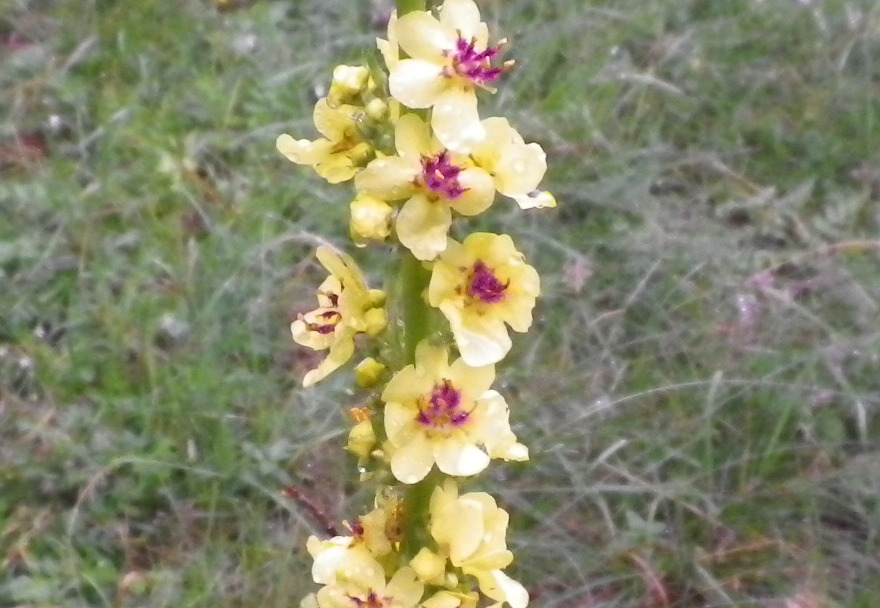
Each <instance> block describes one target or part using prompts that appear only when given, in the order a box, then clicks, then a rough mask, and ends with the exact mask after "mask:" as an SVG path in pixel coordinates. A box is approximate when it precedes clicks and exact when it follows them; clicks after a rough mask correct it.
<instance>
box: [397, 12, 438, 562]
mask: <svg viewBox="0 0 880 608" xmlns="http://www.w3.org/2000/svg"><path fill="white" fill-rule="evenodd" d="M423 10H426V0H397V16H398V17H401V16H403V15H405V14H407V13H411V12H413V11H423ZM398 253H399V254H400V256H401V263H400V270H399V274H398V277H399V283H398V290H397V296H398V297H399V298H400V302H399V306H400V308H399V310H400V318H399V319H398V321H399V323H400V326H399V328H398V332H399V333H398V336H399V337H400V340H401V344H402V346H403V354H404V358H405V360H406V362H407V363H414V362H415V356H416V345H417V344H418V343H419V342H421V341H422V340H424V339H425V338H426V337H427V336H428V332H429V330H430V323H429V315H428V309H427V304H426V302H425V298H424V295H423V294H424V292H425V289H426V288H427V286H428V281H429V279H430V273H429V272H428V271H427V270H425V268H424V267H423V266H422V263H421V262H420V261H419V260H417V259H416V258H415V257H414V256H413V255H412V254H411V253H410V252H409V251H408V250H407V249H406V248H404V247H402V246H401V247H398ZM436 485H437V480H436V479H435V475H434V474H433V473H432V474H428V476H427V477H425V479H423V480H422V481H420V482H419V483H417V484H414V485H411V486H408V487H407V488H406V492H405V494H404V498H403V513H404V515H403V519H404V521H403V531H404V535H403V547H402V549H403V554H404V555H406V556H407V557H408V558H412V557H414V556H415V555H416V554H417V553H418V552H419V550H420V549H421V548H422V547H426V546H428V544H429V543H430V540H431V535H430V531H429V530H428V516H429V506H430V501H431V494H432V492H433V491H434V487H435V486H436Z"/></svg>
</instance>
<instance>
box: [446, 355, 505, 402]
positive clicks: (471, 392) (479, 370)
mask: <svg viewBox="0 0 880 608" xmlns="http://www.w3.org/2000/svg"><path fill="white" fill-rule="evenodd" d="M448 375H449V379H450V380H452V382H453V384H455V386H457V387H461V390H462V393H464V395H467V396H469V397H470V398H471V399H477V398H479V397H480V396H482V395H483V394H484V393H485V392H486V391H488V390H489V389H490V388H491V386H492V383H493V382H494V381H495V366H494V365H483V366H481V367H472V366H470V365H468V364H467V363H465V362H464V361H463V360H461V359H456V360H455V361H453V362H452V365H450V366H449V374H448Z"/></svg>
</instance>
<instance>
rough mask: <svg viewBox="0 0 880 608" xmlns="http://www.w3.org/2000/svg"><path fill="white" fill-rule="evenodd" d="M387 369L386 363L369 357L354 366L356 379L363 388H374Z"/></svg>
mask: <svg viewBox="0 0 880 608" xmlns="http://www.w3.org/2000/svg"><path fill="white" fill-rule="evenodd" d="M385 369H386V368H385V366H384V365H382V364H381V363H379V362H378V361H376V360H375V359H373V358H372V357H367V358H366V359H364V360H363V361H361V362H360V363H358V365H357V367H355V368H354V381H355V382H356V383H357V385H358V386H359V387H361V388H372V387H374V386H376V385H377V384H378V383H379V379H380V378H381V377H382V373H383V372H384V371H385Z"/></svg>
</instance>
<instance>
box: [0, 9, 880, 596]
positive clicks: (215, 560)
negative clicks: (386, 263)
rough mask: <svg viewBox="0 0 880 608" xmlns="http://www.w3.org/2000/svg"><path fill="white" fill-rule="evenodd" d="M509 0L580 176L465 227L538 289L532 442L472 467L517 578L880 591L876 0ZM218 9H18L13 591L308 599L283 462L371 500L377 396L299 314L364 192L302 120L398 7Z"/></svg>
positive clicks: (525, 96)
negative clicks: (337, 173) (313, 149)
mask: <svg viewBox="0 0 880 608" xmlns="http://www.w3.org/2000/svg"><path fill="white" fill-rule="evenodd" d="M172 5H173V6H172ZM482 6H483V10H484V14H485V16H486V17H487V19H488V20H489V21H490V23H491V25H492V27H495V28H497V30H500V31H502V32H503V33H504V34H505V35H506V36H508V37H509V38H510V39H511V40H512V47H511V54H512V55H513V56H515V57H516V58H517V61H518V66H519V67H518V69H517V70H515V71H514V72H513V73H512V74H511V75H510V77H509V79H508V81H507V82H506V83H505V85H504V86H503V87H502V90H501V91H500V92H499V94H498V95H496V96H495V97H493V98H491V99H487V100H486V103H487V109H486V110H484V113H486V114H488V112H489V111H490V110H489V108H491V111H494V112H499V113H500V112H503V113H504V114H505V115H508V116H510V117H511V119H512V121H513V122H514V123H515V124H516V125H517V126H518V127H519V128H520V130H521V131H522V132H523V134H524V135H525V136H526V139H531V140H536V141H539V142H540V143H541V144H542V145H543V146H544V147H545V149H546V150H547V151H548V154H549V157H550V161H551V169H550V172H549V175H548V187H550V188H552V190H553V191H554V192H556V193H557V195H558V198H559V199H560V201H561V205H560V207H559V209H558V210H557V211H556V212H548V213H538V214H535V213H533V214H523V213H521V212H519V211H517V210H515V209H513V208H512V207H511V206H510V205H506V204H503V203H499V204H498V205H496V206H495V208H494V209H493V212H492V214H490V215H489V216H488V217H485V218H480V219H479V220H477V221H476V222H474V223H473V224H471V226H480V227H484V228H490V229H492V230H496V231H499V230H504V231H508V232H510V233H511V234H513V235H514V237H515V238H517V241H518V243H520V244H521V247H523V248H524V249H525V250H526V251H527V253H528V256H529V258H530V259H531V260H534V263H535V264H536V265H537V266H538V269H539V271H540V272H541V275H542V277H543V284H544V292H545V294H544V297H543V299H542V302H541V303H540V309H539V312H538V315H537V318H536V326H535V329H534V330H533V332H532V333H531V334H529V336H528V337H522V336H521V337H520V339H518V340H517V341H516V344H515V347H514V352H513V358H512V360H511V361H510V362H509V363H507V364H506V365H505V366H504V368H503V370H502V371H501V378H502V386H501V390H502V391H503V392H504V393H505V395H507V397H508V400H509V401H510V402H511V403H512V407H513V415H512V417H513V420H514V422H515V426H516V431H517V433H518V435H520V437H521V438H523V439H524V440H525V441H526V443H527V444H528V445H529V446H530V449H531V452H532V454H533V460H532V461H531V462H530V463H529V464H526V465H520V464H514V465H505V466H499V467H496V468H494V469H492V473H491V475H490V478H489V479H488V480H485V479H484V480H483V481H481V482H480V483H481V484H482V486H481V487H485V488H486V489H488V490H490V491H492V492H493V493H495V494H496V495H498V496H499V497H500V501H501V502H502V503H503V504H504V505H505V506H506V507H507V508H508V509H509V510H510V511H511V514H512V527H511V532H510V544H511V546H512V548H513V549H514V551H515V553H516V554H517V562H516V563H515V565H514V567H513V568H512V571H511V573H512V574H513V575H514V576H515V577H517V578H519V579H521V580H523V581H524V582H525V584H526V585H527V586H528V587H529V589H530V591H531V594H532V596H533V602H534V605H536V606H546V607H560V608H562V607H564V608H569V607H570V608H576V607H577V608H586V607H598V606H607V607H618V606H620V607H623V606H629V607H653V606H677V607H690V606H693V607H705V606H766V607H774V606H785V607H786V608H804V607H814V606H853V607H865V608H868V607H873V606H874V605H875V603H876V602H875V598H876V597H878V596H880V582H878V581H880V561H878V557H877V556H878V555H880V499H878V496H880V451H878V449H877V445H878V438H880V422H878V421H880V415H878V408H880V385H878V376H877V373H876V370H877V362H878V357H880V349H878V344H880V333H878V330H877V319H878V306H880V284H878V282H877V281H876V276H877V273H878V270H880V258H878V253H877V252H878V248H880V244H878V242H877V241H876V235H877V231H878V225H880V215H878V214H877V206H878V202H880V161H878V156H877V145H876V144H877V142H878V141H880V125H878V121H880V62H878V61H877V60H876V57H877V56H878V52H877V51H878V50H880V48H878V47H880V42H878V39H877V37H876V34H875V30H876V25H877V23H878V19H880V12H878V8H877V7H876V6H873V4H872V3H869V2H860V1H858V0H826V1H825V2H795V1H794V0H792V1H782V0H780V1H777V2H766V1H765V2H760V1H757V0H752V1H746V0H731V1H729V2H724V3H706V2H699V1H696V0H694V1H682V2H675V3H672V2H664V1H661V0H619V1H617V2H598V1H584V2H568V1H562V0H554V1H551V2H543V3H532V2H525V1H524V0H506V1H504V2H501V1H499V0H485V1H484V2H483V3H482ZM221 7H222V8H224V10H219V9H218V6H216V5H212V4H210V3H208V2H199V1H196V0H186V1H181V2H176V3H167V2H160V1H158V0H146V1H143V2H138V3H123V2H111V1H107V2H95V1H92V2H82V3H68V2H60V1H56V0H44V1H38V0H15V1H14V2H10V3H7V4H6V5H4V8H2V9H0V41H2V46H0V98H2V99H3V100H4V103H2V104H0V178H2V179H0V605H4V606H7V605H8V606H40V607H49V606H51V607H59V608H60V607H65V608H66V607H74V606H75V607H80V606H100V607H103V606H113V607H116V606H119V607H138V606H144V607H146V606H150V607H158V606H193V607H196V606H210V607H212V608H222V607H230V608H231V607H236V606H245V605H247V606H262V607H265V608H270V607H276V606H277V607H279V608H280V607H282V606H291V605H296V604H297V603H298V601H299V598H300V597H301V596H302V595H303V594H305V593H306V592H308V591H310V590H312V589H313V587H314V585H313V584H312V583H311V580H310V574H309V571H308V567H309V566H308V564H309V560H308V559H307V556H304V555H303V553H304V551H303V547H304V541H305V538H306V537H307V536H308V535H309V534H311V533H314V532H317V531H318V529H317V522H315V521H314V520H313V518H312V517H311V516H310V514H309V512H308V511H307V510H303V509H302V508H301V507H299V506H298V505H297V504H296V503H294V502H291V501H290V500H288V499H286V498H284V496H283V495H282V493H281V491H280V490H281V488H282V487H283V486H285V485H293V486H296V487H297V488H298V489H299V490H300V491H301V492H303V493H304V494H305V495H306V496H307V497H308V498H309V500H310V501H311V502H313V503H314V504H316V505H319V506H320V508H321V509H323V510H325V511H326V515H327V517H328V518H329V519H330V520H332V521H335V522H339V521H341V520H342V519H345V518H352V517H353V516H354V515H356V514H357V513H358V510H359V509H360V508H361V506H362V505H363V504H365V501H366V494H365V493H364V492H361V491H358V490H357V488H356V485H355V478H356V472H355V471H354V466H353V463H352V462H351V461H350V459H348V458H347V457H346V456H345V455H344V454H343V453H342V451H341V450H340V446H341V445H342V442H343V440H344V433H345V429H346V425H347V422H346V419H345V415H344V413H343V412H344V410H345V409H346V408H347V407H348V406H349V404H350V403H351V397H350V396H349V395H347V394H346V392H345V390H344V388H343V387H344V383H343V381H341V380H339V379H336V380H332V381H329V382H328V383H327V384H326V385H322V386H321V387H320V388H319V389H316V390H309V391H303V390H301V389H300V388H299V387H298V379H299V378H301V376H302V374H303V373H304V371H305V370H307V369H309V368H310V366H311V365H313V364H314V360H313V358H312V357H311V355H309V354H308V353H305V352H303V351H302V350H299V349H296V348H294V347H293V345H292V344H291V341H290V339H289V335H288V333H287V329H286V328H287V325H288V324H289V322H290V319H291V318H292V317H293V316H294V315H295V313H296V312H297V311H299V310H302V309H304V308H305V307H307V306H308V305H309V304H310V303H311V298H312V297H313V296H312V290H313V289H314V286H315V285H316V284H317V282H318V281H319V279H320V274H321V273H320V272H319V270H318V269H317V268H316V267H315V264H314V262H313V261H312V259H311V256H312V253H311V252H312V249H313V247H314V244H315V242H316V240H317V239H318V238H326V239H329V240H331V241H334V242H337V243H339V244H343V243H344V242H345V241H344V239H345V232H346V229H345V226H346V214H347V208H346V207H347V206H346V205H345V203H346V197H347V196H348V194H347V191H346V190H345V189H344V188H331V187H329V186H327V185H326V184H323V183H322V182H321V181H320V180H319V179H317V178H316V177H315V176H313V175H310V174H309V173H308V172H307V171H305V170H299V169H297V168H296V167H293V166H292V165H290V164H289V163H287V162H286V161H285V160H284V159H281V158H280V157H279V155H278V154H276V152H275V151H274V147H273V141H274V138H275V137H276V136H277V134H278V133H280V132H284V131H287V132H291V133H302V134H306V133H311V132H312V131H311V129H312V127H311V126H310V113H311V105H312V103H313V100H314V96H315V95H316V94H317V93H318V92H319V91H320V87H322V86H326V83H327V79H328V75H329V70H330V69H331V68H332V66H333V65H335V64H336V63H340V62H342V61H357V60H358V59H359V57H360V56H361V53H362V52H363V49H365V48H367V47H368V46H369V45H370V44H371V41H372V39H373V37H374V36H375V35H376V34H377V31H376V30H375V29H374V22H375V20H376V14H375V12H374V11H373V8H372V7H371V5H370V4H369V3H355V2H343V1H335V2H311V1H309V2H300V3H297V2H285V1H281V0H271V1H270V0H264V1H261V2H256V3H250V2H238V3H236V2H224V3H221ZM460 229H463V227H461V228H460ZM317 235H320V237H318V236H317ZM363 259H365V260H366V259H370V258H369V256H366V257H364V258H363ZM340 406H341V407H340Z"/></svg>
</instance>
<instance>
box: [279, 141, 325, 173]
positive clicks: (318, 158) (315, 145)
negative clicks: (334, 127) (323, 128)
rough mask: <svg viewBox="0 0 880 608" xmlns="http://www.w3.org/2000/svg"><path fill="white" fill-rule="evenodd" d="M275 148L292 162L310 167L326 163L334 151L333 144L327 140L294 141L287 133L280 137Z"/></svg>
mask: <svg viewBox="0 0 880 608" xmlns="http://www.w3.org/2000/svg"><path fill="white" fill-rule="evenodd" d="M275 147H276V148H277V149H278V151H279V152H281V154H283V155H284V156H285V157H287V160H289V161H290V162H292V163H296V164H298V165H308V166H312V165H315V164H317V163H320V162H323V161H326V160H327V159H328V158H330V154H331V153H332V151H333V144H332V143H331V142H329V141H327V140H326V139H318V140H315V141H310V140H308V139H294V138H293V137H291V136H290V135H288V134H287V133H283V134H281V135H279V136H278V139H277V140H275Z"/></svg>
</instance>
